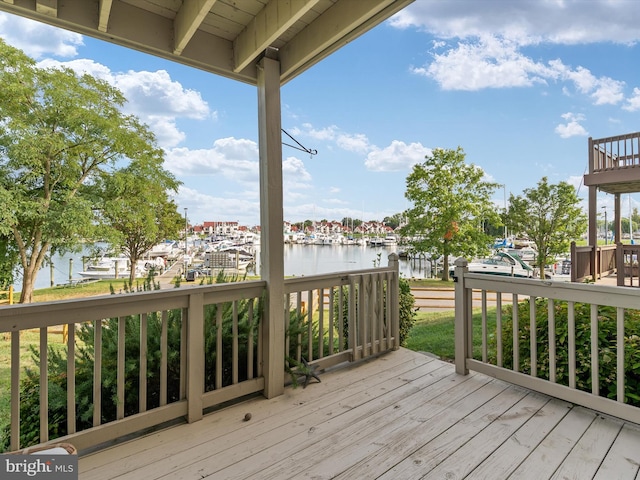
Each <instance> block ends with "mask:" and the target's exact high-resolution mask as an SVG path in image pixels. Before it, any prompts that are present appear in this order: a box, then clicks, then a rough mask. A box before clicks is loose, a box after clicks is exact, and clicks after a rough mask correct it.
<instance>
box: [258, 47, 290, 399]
mask: <svg viewBox="0 0 640 480" xmlns="http://www.w3.org/2000/svg"><path fill="white" fill-rule="evenodd" d="M280 117H281V106H280V61H279V60H278V58H277V50H275V49H271V48H270V49H267V51H266V52H265V56H264V57H263V58H262V59H261V60H260V62H259V63H258V136H259V152H260V228H261V234H260V248H261V256H260V261H261V265H260V275H261V278H262V280H264V281H266V283H267V289H266V290H267V291H266V298H265V306H264V310H263V314H262V321H263V328H262V342H263V343H262V344H263V350H262V351H263V356H262V359H261V361H262V364H263V372H264V380H265V382H264V383H265V385H264V395H265V397H267V398H272V397H276V396H278V395H282V393H284V357H285V352H284V318H285V315H284V313H285V305H284V236H283V235H282V225H283V221H284V215H283V212H282V197H283V193H282V133H281V118H280Z"/></svg>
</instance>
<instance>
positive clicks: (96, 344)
mask: <svg viewBox="0 0 640 480" xmlns="http://www.w3.org/2000/svg"><path fill="white" fill-rule="evenodd" d="M93 350H94V353H93V355H94V362H93V426H94V427H97V426H98V425H100V424H101V423H102V320H96V321H95V322H93Z"/></svg>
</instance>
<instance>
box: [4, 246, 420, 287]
mask: <svg viewBox="0 0 640 480" xmlns="http://www.w3.org/2000/svg"><path fill="white" fill-rule="evenodd" d="M189 243H190V249H189V252H190V253H191V251H192V249H195V248H199V247H200V245H199V243H197V242H195V241H193V240H190V242H189ZM177 248H178V249H179V251H182V252H183V251H184V243H182V245H179V244H178V245H177ZM402 248H403V247H401V246H399V245H397V244H396V245H383V246H380V247H370V246H366V245H355V244H354V245H349V244H347V243H345V244H333V245H306V244H286V245H285V246H284V270H285V275H286V276H289V277H291V276H305V275H314V274H322V273H332V272H340V271H350V270H359V269H365V268H372V267H374V266H376V265H382V266H384V265H386V264H387V261H388V260H387V258H388V256H389V255H390V254H391V253H397V254H400V253H401V250H402ZM253 250H254V255H255V261H254V262H253V263H252V264H250V265H247V267H246V269H245V270H243V271H242V273H244V272H246V274H247V275H248V276H259V275H260V262H261V252H260V247H259V245H253ZM91 251H92V249H91V247H87V248H85V249H84V250H83V251H81V252H78V253H68V254H65V255H54V257H53V266H50V265H45V266H44V267H43V268H42V269H41V270H40V271H39V272H38V277H37V279H36V286H35V288H36V289H39V288H48V287H50V286H55V285H65V284H69V283H73V282H77V281H79V280H81V279H82V278H83V277H85V278H87V277H88V276H87V275H82V274H81V273H82V272H86V271H89V269H88V262H87V256H88V255H90V253H91ZM158 251H159V247H158ZM232 255H234V253H233V254H232ZM83 257H85V258H84V262H83ZM190 257H191V255H190ZM195 257H196V258H197V256H195ZM204 258H205V257H204V253H203V254H202V262H203V263H204ZM180 260H182V257H180ZM119 268H120V267H119ZM431 272H432V270H431V265H430V262H429V261H427V260H426V259H425V258H424V257H420V258H416V259H413V260H409V259H407V258H403V257H402V256H401V258H400V273H401V274H402V275H403V276H405V277H406V278H430V277H431ZM94 273H95V272H94ZM127 276H128V271H127V272H126V273H125V274H119V275H118V277H120V278H122V277H127ZM103 278H106V277H103ZM20 281H21V278H16V282H15V284H14V286H15V288H16V290H17V291H18V290H20V288H21V283H20Z"/></svg>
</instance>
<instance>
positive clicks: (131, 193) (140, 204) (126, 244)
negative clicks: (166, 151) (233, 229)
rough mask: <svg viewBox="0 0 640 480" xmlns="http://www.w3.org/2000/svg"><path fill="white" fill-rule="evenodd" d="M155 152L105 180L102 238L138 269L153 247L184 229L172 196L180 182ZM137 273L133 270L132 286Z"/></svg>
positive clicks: (101, 212) (134, 161)
mask: <svg viewBox="0 0 640 480" xmlns="http://www.w3.org/2000/svg"><path fill="white" fill-rule="evenodd" d="M152 153H153V155H151V156H148V157H142V158H137V159H135V160H133V161H132V162H131V164H130V165H128V166H127V167H125V168H123V169H121V170H119V171H117V172H115V173H113V174H111V175H107V176H105V177H104V179H103V180H102V187H103V198H104V201H103V202H102V205H101V207H100V209H99V217H100V220H101V222H102V227H103V229H102V232H103V235H102V238H104V239H106V240H107V241H108V242H109V243H110V244H111V245H112V247H114V248H115V249H116V250H121V251H123V252H124V254H125V255H126V256H127V257H129V260H130V262H131V265H134V266H135V265H136V263H137V262H138V260H139V259H141V258H142V257H143V255H144V253H145V252H147V251H148V250H149V249H151V247H153V246H154V245H156V244H157V243H160V242H161V241H162V240H164V239H166V238H173V237H175V236H176V235H177V234H178V232H180V231H181V230H182V228H183V220H182V216H181V215H180V213H179V212H178V208H177V205H176V204H175V202H174V201H173V200H172V199H170V198H169V196H168V192H170V191H174V192H175V191H177V189H178V185H179V182H177V181H176V180H175V179H174V177H173V176H172V175H171V174H170V173H169V172H167V171H165V170H164V169H163V168H162V155H161V152H160V151H157V152H152ZM135 273H136V271H135V268H132V269H131V271H130V274H129V281H130V283H131V284H133V282H134V279H135Z"/></svg>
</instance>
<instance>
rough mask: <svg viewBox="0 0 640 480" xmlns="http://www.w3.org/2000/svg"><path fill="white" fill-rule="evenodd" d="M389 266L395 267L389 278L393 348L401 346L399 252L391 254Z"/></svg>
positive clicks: (396, 348)
mask: <svg viewBox="0 0 640 480" xmlns="http://www.w3.org/2000/svg"><path fill="white" fill-rule="evenodd" d="M389 267H390V268H393V272H394V273H393V275H392V276H391V278H390V280H389V284H388V285H387V288H388V289H389V302H390V304H391V319H390V320H391V336H392V337H393V349H394V350H398V349H399V348H400V262H399V261H398V254H397V253H392V254H391V255H389Z"/></svg>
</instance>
